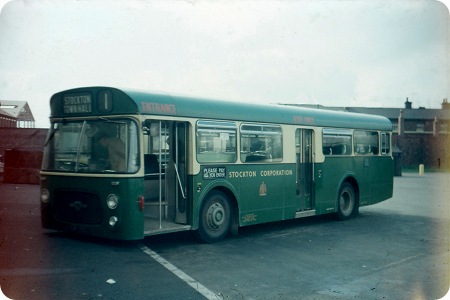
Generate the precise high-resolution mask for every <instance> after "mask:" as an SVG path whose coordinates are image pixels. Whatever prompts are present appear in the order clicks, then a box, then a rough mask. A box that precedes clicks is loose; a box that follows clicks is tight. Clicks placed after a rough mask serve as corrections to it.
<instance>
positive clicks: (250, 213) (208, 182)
mask: <svg viewBox="0 0 450 300" xmlns="http://www.w3.org/2000/svg"><path fill="white" fill-rule="evenodd" d="M104 91H109V92H111V96H112V102H111V103H112V109H111V111H109V112H104V111H101V109H100V108H99V107H100V106H99V105H100V104H99V103H98V102H97V95H100V94H101V93H102V92H104ZM86 94H89V95H90V96H91V98H90V99H91V100H90V101H91V102H90V103H89V105H90V107H89V112H88V113H86V112H81V110H80V112H76V113H74V112H73V111H72V112H71V113H69V114H67V113H64V109H63V106H64V105H63V102H64V96H65V95H86ZM51 112H52V114H51V117H52V118H57V119H58V118H69V117H88V116H110V115H125V114H126V115H155V116H173V117H185V118H194V119H211V120H213V119H217V120H220V121H224V120H232V121H245V122H261V123H278V124H291V125H299V126H317V127H332V128H355V129H366V130H376V131H391V130H392V124H391V122H390V121H389V120H388V119H387V118H384V117H380V116H373V115H362V114H352V113H343V112H333V111H326V110H319V109H307V108H300V107H292V106H283V105H261V104H250V103H242V102H241V103H237V102H226V101H219V100H212V99H200V98H190V97H183V96H171V95H167V94H161V93H160V94H157V93H147V92H141V91H132V90H119V89H115V88H109V87H90V88H79V89H73V90H68V91H63V92H60V93H57V94H55V95H54V96H53V97H52V98H51ZM162 119H163V118H162ZM190 134H192V132H191V133H190ZM316 134H321V133H320V132H317V133H316ZM286 138H288V137H286ZM292 138H293V137H292ZM316 151H320V150H319V149H316ZM193 159H195V158H193ZM291 159H292V158H291ZM238 161H239V160H238ZM290 161H291V162H292V160H290ZM215 167H217V168H225V169H226V171H225V173H220V172H218V173H217V174H216V175H224V176H222V177H221V176H217V177H214V178H213V177H209V178H206V177H205V176H204V170H205V168H215ZM296 172H297V165H296V164H295V163H279V164H275V163H273V164H272V163H270V164H268V163H267V164H266V163H254V164H253V163H252V164H250V163H247V164H241V163H237V164H225V163H224V164H208V165H201V167H200V173H199V174H188V175H189V176H188V184H187V189H188V199H189V200H188V203H187V209H188V222H187V225H190V226H191V229H193V230H195V229H198V224H199V211H200V207H201V204H202V201H205V199H207V195H208V193H209V192H210V191H212V190H214V189H219V190H221V191H223V192H225V193H226V194H227V195H228V198H229V199H230V201H232V203H231V204H232V206H233V207H236V208H238V216H237V220H238V223H239V225H240V226H247V225H252V224H258V223H264V222H272V221H278V220H285V219H292V218H295V217H298V216H297V215H296V213H298V212H299V211H306V210H308V209H309V211H310V212H314V213H315V214H325V213H332V212H336V210H337V197H338V192H339V191H338V189H339V187H340V186H341V184H342V182H344V181H345V180H350V181H354V182H355V186H357V192H359V196H360V198H359V200H360V206H364V205H370V204H374V203H377V202H380V201H383V200H385V199H388V198H390V197H391V196H392V187H393V161H392V158H391V157H390V156H378V155H377V156H352V157H348V156H347V157H343V156H341V157H338V156H334V157H331V156H327V157H325V161H324V162H323V163H315V164H314V178H313V183H312V185H313V186H312V195H310V196H307V197H308V198H307V199H306V198H302V196H299V195H297V188H298V186H297V183H296V179H297V177H301V176H297V175H296ZM43 177H44V178H46V180H43V181H42V188H47V189H49V190H50V194H51V195H54V193H55V189H56V188H61V187H63V188H64V189H69V190H73V191H86V192H89V193H92V194H97V195H98V196H99V198H100V199H101V201H100V202H101V213H102V223H101V224H98V225H76V226H75V225H73V224H69V223H67V224H65V223H61V222H59V223H57V222H54V219H53V217H52V213H51V205H52V204H49V205H42V206H41V210H42V222H43V226H44V227H46V228H54V229H70V230H78V231H82V232H83V233H86V234H92V235H96V236H101V237H105V238H111V239H141V238H143V235H144V232H143V228H144V216H143V213H142V212H141V211H140V210H139V208H138V204H137V199H138V197H139V196H140V195H142V194H143V191H144V187H143V186H144V179H143V178H142V177H133V175H130V176H122V177H118V176H111V177H109V178H107V177H96V178H95V180H93V177H90V176H76V177H71V176H56V175H54V176H53V175H46V174H45V173H44V175H43ZM299 180H300V181H301V180H302V179H301V178H299ZM93 181H95V185H93V184H92V182H93ZM112 182H117V183H118V185H115V184H114V185H113V184H111V183H112ZM110 193H116V194H117V195H119V198H120V206H119V207H118V208H116V209H115V210H114V211H112V210H110V209H109V208H108V207H107V206H106V198H107V196H108V195H109V194H110ZM303 202H304V203H303ZM50 203H52V202H51V201H50ZM112 213H114V214H116V213H117V216H118V218H119V220H120V223H119V226H117V229H116V230H111V229H110V226H109V224H108V219H109V217H110V216H111V215H112ZM174 231H175V230H174ZM151 234H153V233H151Z"/></svg>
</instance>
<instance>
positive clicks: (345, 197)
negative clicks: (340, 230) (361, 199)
mask: <svg viewBox="0 0 450 300" xmlns="http://www.w3.org/2000/svg"><path fill="white" fill-rule="evenodd" d="M357 210H358V208H357V203H356V193H355V189H354V188H353V186H352V185H351V184H350V183H348V182H344V183H343V184H342V186H341V189H340V190H339V194H338V199H337V213H336V215H337V217H338V219H339V220H347V219H349V218H350V217H351V216H352V215H354V214H355V211H357Z"/></svg>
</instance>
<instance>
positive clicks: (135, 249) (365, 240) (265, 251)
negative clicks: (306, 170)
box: [0, 173, 450, 299]
mask: <svg viewBox="0 0 450 300" xmlns="http://www.w3.org/2000/svg"><path fill="white" fill-rule="evenodd" d="M403 175H404V176H402V177H396V178H395V179H394V196H393V198H392V199H390V200H387V201H385V202H382V203H380V204H377V205H374V206H370V207H364V208H361V209H360V215H359V216H358V217H356V218H353V219H351V220H348V221H345V222H340V221H335V220H333V219H332V218H330V217H324V216H318V217H310V218H305V219H298V220H290V221H284V222H276V223H270V224H263V225H257V226H250V227H245V228H241V229H240V231H239V235H237V236H233V237H229V238H227V239H226V240H224V241H222V242H220V243H216V244H203V243H199V242H198V241H197V240H196V239H195V238H194V237H193V235H192V233H190V232H182V233H175V234H169V235H162V236H154V237H147V238H146V239H144V240H142V241H136V242H118V241H108V240H103V239H98V238H91V237H82V236H78V235H74V234H70V233H61V232H55V231H49V230H44V229H42V228H41V227H40V212H39V187H38V186H35V185H12V184H0V288H1V290H2V291H3V293H4V294H5V295H6V296H7V297H9V298H11V299H127V298H132V299H440V298H443V297H444V296H445V295H446V293H447V292H448V290H449V286H450V202H449V201H450V199H449V198H450V197H449V196H448V195H450V193H449V192H450V174H444V173H426V174H425V175H424V176H419V175H418V174H412V173H404V174H403ZM0 299H1V297H0Z"/></svg>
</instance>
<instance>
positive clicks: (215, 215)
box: [197, 191, 231, 243]
mask: <svg viewBox="0 0 450 300" xmlns="http://www.w3.org/2000/svg"><path fill="white" fill-rule="evenodd" d="M230 223H231V210H230V204H229V202H228V198H227V197H226V196H225V194H224V193H222V192H220V191H214V192H212V193H211V194H210V195H209V196H208V198H207V199H206V200H205V202H204V203H203V205H202V208H201V210H200V220H199V228H198V231H197V232H198V236H199V237H200V239H201V240H203V241H205V242H207V243H214V242H218V241H220V240H222V239H223V238H224V237H225V236H226V235H227V234H228V232H229V231H230Z"/></svg>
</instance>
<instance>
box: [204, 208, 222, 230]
mask: <svg viewBox="0 0 450 300" xmlns="http://www.w3.org/2000/svg"><path fill="white" fill-rule="evenodd" d="M224 217H225V209H224V208H223V206H222V205H220V204H219V203H214V204H213V205H211V207H210V208H209V209H208V215H207V221H208V226H209V227H210V228H211V229H218V228H220V226H222V224H223V222H224V221H225V218H224Z"/></svg>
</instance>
